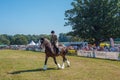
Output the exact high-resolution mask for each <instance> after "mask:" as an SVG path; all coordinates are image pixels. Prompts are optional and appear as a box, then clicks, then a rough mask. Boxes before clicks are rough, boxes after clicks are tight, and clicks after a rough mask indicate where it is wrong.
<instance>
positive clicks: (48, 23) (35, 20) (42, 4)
mask: <svg viewBox="0 0 120 80" xmlns="http://www.w3.org/2000/svg"><path fill="white" fill-rule="evenodd" d="M72 1H73V0H0V34H9V35H14V34H26V35H27V34H50V32H51V30H55V32H56V34H59V33H66V32H69V31H71V30H72V29H71V27H70V26H64V24H65V20H64V18H65V16H64V13H65V10H68V9H71V8H72V6H71V5H70V4H71V2H72Z"/></svg>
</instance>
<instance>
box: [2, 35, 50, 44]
mask: <svg viewBox="0 0 120 80" xmlns="http://www.w3.org/2000/svg"><path fill="white" fill-rule="evenodd" d="M41 37H46V38H48V39H49V35H45V34H41V35H24V34H16V35H7V34H1V35H0V45H2V44H3V45H26V44H28V43H30V42H31V40H33V41H34V42H36V43H37V42H38V41H39V39H40V38H41Z"/></svg>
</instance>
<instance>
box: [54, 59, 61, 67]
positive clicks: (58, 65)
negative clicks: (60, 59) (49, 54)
mask: <svg viewBox="0 0 120 80" xmlns="http://www.w3.org/2000/svg"><path fill="white" fill-rule="evenodd" d="M53 59H54V62H55V64H56V65H57V67H58V69H60V68H61V66H60V64H58V63H57V61H56V57H53Z"/></svg>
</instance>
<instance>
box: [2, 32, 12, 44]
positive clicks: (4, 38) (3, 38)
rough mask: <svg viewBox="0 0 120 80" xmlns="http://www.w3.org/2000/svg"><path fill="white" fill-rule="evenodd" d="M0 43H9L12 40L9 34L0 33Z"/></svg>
mask: <svg viewBox="0 0 120 80" xmlns="http://www.w3.org/2000/svg"><path fill="white" fill-rule="evenodd" d="M0 44H5V45H9V44H10V41H9V39H8V36H7V35H6V34H3V35H0Z"/></svg>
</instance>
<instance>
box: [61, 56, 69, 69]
mask: <svg viewBox="0 0 120 80" xmlns="http://www.w3.org/2000/svg"><path fill="white" fill-rule="evenodd" d="M65 62H66V63H67V67H70V61H68V60H67V58H66V57H65V56H63V65H62V68H63V69H64V63H65Z"/></svg>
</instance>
